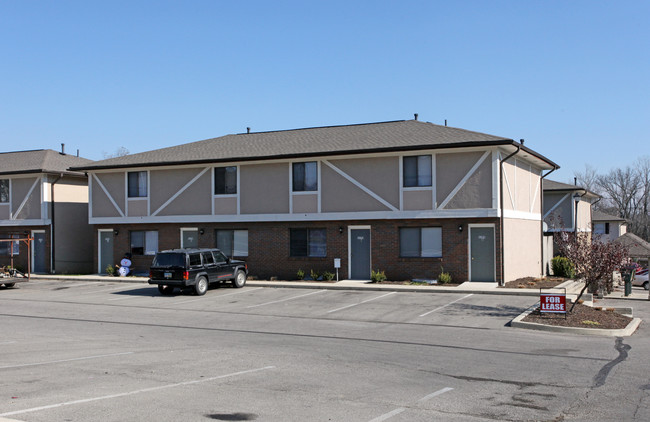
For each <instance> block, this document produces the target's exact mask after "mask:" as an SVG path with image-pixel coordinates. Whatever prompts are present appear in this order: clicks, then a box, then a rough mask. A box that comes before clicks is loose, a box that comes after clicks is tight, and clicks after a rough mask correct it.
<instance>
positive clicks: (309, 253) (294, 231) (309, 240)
mask: <svg viewBox="0 0 650 422" xmlns="http://www.w3.org/2000/svg"><path fill="white" fill-rule="evenodd" d="M317 231H318V232H322V234H323V239H324V246H322V247H323V248H324V254H323V255H316V254H312V250H313V249H312V248H316V247H317V245H315V244H314V245H312V232H317ZM299 232H305V234H306V238H305V242H306V244H305V253H306V254H305V255H302V254H295V253H294V252H295V251H296V250H297V249H299V248H298V247H296V246H294V241H295V239H296V237H295V234H297V233H299ZM289 257H291V258H327V228H325V227H314V228H306V227H297V228H290V229H289Z"/></svg>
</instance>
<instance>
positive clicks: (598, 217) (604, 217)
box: [591, 210, 625, 221]
mask: <svg viewBox="0 0 650 422" xmlns="http://www.w3.org/2000/svg"><path fill="white" fill-rule="evenodd" d="M591 219H592V220H593V221H625V219H624V218H622V217H617V216H615V215H611V214H606V213H604V212H602V211H598V210H593V211H592V213H591Z"/></svg>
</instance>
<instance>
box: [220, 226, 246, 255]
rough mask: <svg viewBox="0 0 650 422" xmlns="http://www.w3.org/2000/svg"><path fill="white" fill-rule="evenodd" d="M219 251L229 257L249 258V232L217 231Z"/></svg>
mask: <svg viewBox="0 0 650 422" xmlns="http://www.w3.org/2000/svg"><path fill="white" fill-rule="evenodd" d="M214 237H215V239H217V249H220V250H221V252H223V253H224V254H226V255H227V256H229V257H231V258H232V257H233V256H248V230H216V233H215V236H214Z"/></svg>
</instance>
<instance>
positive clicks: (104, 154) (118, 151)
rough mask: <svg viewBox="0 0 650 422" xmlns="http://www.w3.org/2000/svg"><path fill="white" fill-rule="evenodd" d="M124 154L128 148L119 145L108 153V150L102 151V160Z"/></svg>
mask: <svg viewBox="0 0 650 422" xmlns="http://www.w3.org/2000/svg"><path fill="white" fill-rule="evenodd" d="M125 155H129V150H128V149H126V148H124V147H119V148H118V149H116V150H115V152H114V153H112V154H109V153H108V152H105V151H102V156H103V157H104V160H106V159H108V158H115V157H124V156H125Z"/></svg>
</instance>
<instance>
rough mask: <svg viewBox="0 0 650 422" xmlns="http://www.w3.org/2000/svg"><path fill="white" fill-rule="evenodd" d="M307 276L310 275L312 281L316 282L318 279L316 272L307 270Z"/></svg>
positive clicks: (318, 275)
mask: <svg viewBox="0 0 650 422" xmlns="http://www.w3.org/2000/svg"><path fill="white" fill-rule="evenodd" d="M309 274H310V275H311V278H312V280H314V281H316V280H318V277H320V274H318V271H314V270H309Z"/></svg>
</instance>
